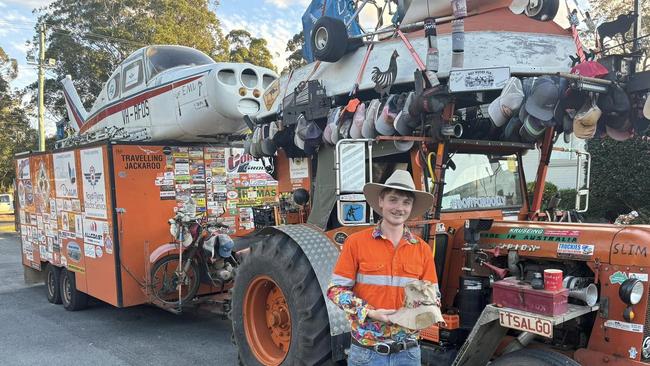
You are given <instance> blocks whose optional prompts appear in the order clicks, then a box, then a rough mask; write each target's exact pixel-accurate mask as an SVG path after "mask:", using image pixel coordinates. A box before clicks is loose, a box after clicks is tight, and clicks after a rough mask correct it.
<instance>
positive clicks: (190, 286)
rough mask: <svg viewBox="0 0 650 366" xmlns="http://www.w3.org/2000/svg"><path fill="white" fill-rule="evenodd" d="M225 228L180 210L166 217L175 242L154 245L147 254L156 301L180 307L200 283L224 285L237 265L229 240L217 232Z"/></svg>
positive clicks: (190, 298) (150, 282)
mask: <svg viewBox="0 0 650 366" xmlns="http://www.w3.org/2000/svg"><path fill="white" fill-rule="evenodd" d="M190 212H191V211H190ZM226 228H228V226H227V225H224V224H221V223H219V222H211V221H207V220H206V219H205V218H202V217H197V216H194V215H192V214H189V213H186V212H183V211H181V210H179V211H178V212H177V214H176V215H175V216H174V217H173V218H171V219H169V231H170V233H171V234H172V236H173V237H174V239H175V242H174V243H168V244H164V245H162V246H160V247H158V248H156V250H154V251H153V252H152V253H151V255H150V257H149V258H150V263H152V266H151V271H150V281H149V284H150V287H149V289H150V293H151V295H152V296H153V300H154V302H155V303H157V305H160V306H163V307H164V308H168V309H170V310H171V309H176V310H178V311H180V309H182V308H183V306H187V305H190V304H192V303H193V302H194V300H195V298H196V297H197V296H196V295H197V292H198V290H199V286H200V285H201V284H202V283H203V284H207V285H211V286H213V287H215V288H217V289H220V291H223V290H224V289H225V287H226V285H228V284H229V282H231V281H232V279H233V275H234V268H235V267H236V266H237V265H238V261H237V259H236V258H235V256H234V255H233V247H234V242H233V240H232V239H231V238H230V236H229V235H228V234H225V233H223V232H221V231H223V230H222V229H226Z"/></svg>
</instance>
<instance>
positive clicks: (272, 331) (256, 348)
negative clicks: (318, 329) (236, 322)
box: [243, 276, 291, 365]
mask: <svg viewBox="0 0 650 366" xmlns="http://www.w3.org/2000/svg"><path fill="white" fill-rule="evenodd" d="M243 315H244V316H243V317H244V319H243V321H244V331H245V333H246V339H247V341H248V344H249V346H250V348H251V351H252V352H253V354H254V355H255V357H256V358H257V360H258V361H259V362H261V363H262V364H264V365H279V364H280V363H282V361H284V359H285V358H286V357H287V354H288V353H289V346H290V345H291V313H290V312H289V306H288V304H287V300H286V297H285V296H284V293H283V292H282V290H281V289H280V287H279V286H278V285H277V283H275V281H273V279H271V278H270V277H268V276H258V277H255V278H254V279H253V281H252V282H251V283H250V285H249V287H248V289H247V290H246V295H245V297H244V314H243Z"/></svg>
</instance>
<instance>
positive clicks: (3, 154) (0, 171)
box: [0, 47, 37, 191]
mask: <svg viewBox="0 0 650 366" xmlns="http://www.w3.org/2000/svg"><path fill="white" fill-rule="evenodd" d="M16 76H18V63H17V62H16V60H15V59H12V58H10V57H9V56H8V55H7V54H6V53H5V51H4V50H3V49H2V48H1V47H0V141H2V143H1V144H0V190H2V191H6V190H7V188H9V187H10V186H11V185H12V183H13V180H14V178H15V176H16V171H15V169H14V163H13V161H14V154H16V153H18V152H21V151H26V150H29V149H33V148H35V147H36V142H37V133H36V131H35V130H34V129H32V128H30V127H29V120H28V118H27V114H26V113H25V110H24V109H23V108H22V107H21V105H20V100H21V95H20V94H15V93H13V92H12V91H11V90H10V88H9V82H10V81H11V80H13V79H15V78H16Z"/></svg>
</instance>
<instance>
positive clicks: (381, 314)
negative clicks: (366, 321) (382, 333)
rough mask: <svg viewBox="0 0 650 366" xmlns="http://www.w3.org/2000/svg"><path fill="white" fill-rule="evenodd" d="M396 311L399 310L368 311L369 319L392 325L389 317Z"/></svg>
mask: <svg viewBox="0 0 650 366" xmlns="http://www.w3.org/2000/svg"><path fill="white" fill-rule="evenodd" d="M396 311H397V310H389V309H374V310H368V317H370V318H371V319H374V320H379V321H381V322H384V323H390V320H388V316H389V315H391V314H394V313H395V312H396Z"/></svg>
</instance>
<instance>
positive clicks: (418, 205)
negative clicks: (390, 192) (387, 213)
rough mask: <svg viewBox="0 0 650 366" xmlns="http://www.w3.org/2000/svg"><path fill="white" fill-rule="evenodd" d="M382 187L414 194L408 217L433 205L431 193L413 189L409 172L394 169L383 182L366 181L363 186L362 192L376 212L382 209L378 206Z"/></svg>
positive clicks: (420, 213)
mask: <svg viewBox="0 0 650 366" xmlns="http://www.w3.org/2000/svg"><path fill="white" fill-rule="evenodd" d="M384 188H392V189H396V190H399V191H406V192H411V193H413V194H414V195H415V199H414V200H413V208H411V215H410V216H409V219H412V218H414V217H418V216H420V215H422V214H423V213H424V212H426V211H427V210H428V209H429V208H431V206H432V205H433V195H432V194H431V193H428V192H423V191H418V190H417V189H415V183H413V178H412V177H411V174H409V172H407V171H406V170H400V169H398V170H395V171H394V172H393V174H392V175H391V176H390V177H388V179H386V182H385V183H384V184H380V183H366V185H364V186H363V194H364V196H365V197H366V201H368V204H369V205H370V207H372V208H373V210H375V211H376V212H378V213H381V212H382V210H381V208H380V207H379V193H380V192H381V191H382V190H383V189H384Z"/></svg>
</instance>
